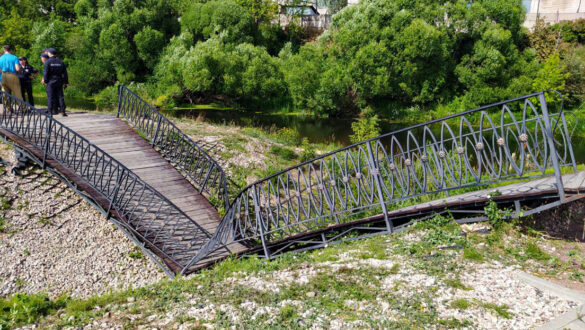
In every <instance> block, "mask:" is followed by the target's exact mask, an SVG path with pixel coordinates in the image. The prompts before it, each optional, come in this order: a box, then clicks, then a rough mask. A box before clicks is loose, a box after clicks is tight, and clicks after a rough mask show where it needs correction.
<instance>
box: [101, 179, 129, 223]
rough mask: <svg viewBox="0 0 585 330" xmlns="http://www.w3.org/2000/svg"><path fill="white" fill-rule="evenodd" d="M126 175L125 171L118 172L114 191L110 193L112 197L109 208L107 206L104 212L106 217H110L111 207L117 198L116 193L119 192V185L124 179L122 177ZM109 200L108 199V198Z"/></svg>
mask: <svg viewBox="0 0 585 330" xmlns="http://www.w3.org/2000/svg"><path fill="white" fill-rule="evenodd" d="M125 174H126V170H125V169H122V170H121V171H120V172H119V175H118V179H117V180H116V186H115V187H114V191H113V192H112V197H111V199H110V201H109V202H110V206H108V211H107V212H106V214H107V216H110V212H111V211H112V206H113V205H114V202H115V201H116V198H117V197H118V191H119V190H120V185H121V184H122V179H124V175H125ZM108 198H109V197H108Z"/></svg>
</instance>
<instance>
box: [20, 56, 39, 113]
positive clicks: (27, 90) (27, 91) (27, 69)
mask: <svg viewBox="0 0 585 330" xmlns="http://www.w3.org/2000/svg"><path fill="white" fill-rule="evenodd" d="M18 60H19V62H20V74H19V75H18V78H19V79H20V89H21V90H22V99H23V100H25V101H26V100H27V98H28V103H30V105H32V106H33V107H34V106H35V99H34V98H33V91H32V81H33V79H35V78H36V77H37V75H38V74H39V70H37V69H35V68H34V67H33V66H31V65H30V64H28V60H27V59H26V57H24V56H23V57H21V58H19V59H18ZM27 95H28V97H27Z"/></svg>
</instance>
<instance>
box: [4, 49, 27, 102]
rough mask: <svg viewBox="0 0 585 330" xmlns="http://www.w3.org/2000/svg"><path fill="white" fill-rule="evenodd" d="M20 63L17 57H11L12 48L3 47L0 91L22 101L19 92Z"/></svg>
mask: <svg viewBox="0 0 585 330" xmlns="http://www.w3.org/2000/svg"><path fill="white" fill-rule="evenodd" d="M18 73H20V62H19V61H18V57H16V56H14V55H12V47H10V46H9V45H4V55H2V56H0V75H2V78H1V81H2V89H3V90H4V91H5V92H6V93H9V94H12V95H14V96H16V97H17V98H19V99H22V92H21V90H20V80H19V79H18Z"/></svg>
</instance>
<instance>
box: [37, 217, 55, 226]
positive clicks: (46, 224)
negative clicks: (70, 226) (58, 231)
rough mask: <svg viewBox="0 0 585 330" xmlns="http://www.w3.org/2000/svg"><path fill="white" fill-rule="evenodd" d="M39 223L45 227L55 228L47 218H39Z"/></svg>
mask: <svg viewBox="0 0 585 330" xmlns="http://www.w3.org/2000/svg"><path fill="white" fill-rule="evenodd" d="M39 223H40V224H41V225H43V226H53V225H54V223H53V222H52V221H51V220H49V219H47V218H39Z"/></svg>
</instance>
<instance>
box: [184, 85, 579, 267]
mask: <svg viewBox="0 0 585 330" xmlns="http://www.w3.org/2000/svg"><path fill="white" fill-rule="evenodd" d="M535 104H536V105H537V106H539V107H540V112H539V111H538V110H537V106H535ZM513 106H516V107H517V108H518V109H521V113H518V112H515V111H512V110H511V108H510V107H513ZM518 106H519V107H518ZM495 108H497V109H500V112H499V113H496V115H497V116H496V117H499V123H498V121H497V120H494V119H493V118H492V116H490V114H489V113H488V110H492V109H495ZM516 115H521V117H520V118H519V119H517V117H516ZM472 116H478V117H479V127H474V126H473V125H472V124H471V122H472V121H473V120H471V121H470V118H468V117H472ZM527 117H530V118H527ZM555 117H556V119H557V120H556V123H554V127H553V125H552V118H555ZM471 119H473V118H471ZM476 119H477V118H476ZM496 119H497V118H496ZM453 121H457V122H458V124H456V126H457V127H456V128H457V130H458V132H457V130H456V131H454V130H453V129H452V126H454V124H453V123H452V122H453ZM431 126H439V128H440V129H439V131H435V132H433V130H432V129H431V128H430V127H431ZM557 128H558V131H557ZM418 131H422V142H421V141H420V139H417V137H416V136H415V134H414V133H413V132H418ZM418 133H420V132H418ZM401 134H402V135H404V136H405V137H406V142H400V141H399V140H398V138H397V136H399V135H401ZM559 135H560V141H559V140H558V139H556V137H555V136H559ZM437 136H438V137H439V138H437ZM405 144H406V148H405V147H404V145H405ZM561 144H562V145H563V146H564V147H565V148H564V150H563V154H560V151H558V150H557V145H561ZM411 145H412V147H411ZM474 161H475V162H477V164H476V165H477V170H475V169H474V165H473V162H474ZM518 161H519V163H520V164H518ZM562 166H572V167H573V169H574V170H575V171H576V170H577V169H576V163H575V158H574V154H573V150H572V146H571V143H570V136H569V134H568V131H567V125H566V121H565V118H564V114H563V111H562V104H561V110H560V111H559V112H558V113H556V114H549V112H548V106H547V103H546V100H545V93H544V92H538V93H532V94H528V95H525V96H521V97H517V98H514V99H510V100H506V101H502V102H497V103H494V104H490V105H486V106H482V107H478V108H476V109H472V110H468V111H465V112H461V113H457V114H453V115H449V116H446V117H443V118H438V119H434V120H431V121H429V122H425V123H421V124H418V125H414V126H411V127H407V128H403V129H400V130H397V131H394V132H390V133H386V134H383V135H381V136H378V137H375V138H371V139H368V140H366V141H362V142H359V143H355V144H352V145H350V146H347V147H344V148H341V149H339V150H335V151H332V152H329V153H326V154H324V155H321V156H319V157H316V158H314V159H311V160H308V161H305V162H302V163H300V164H297V165H294V166H291V167H289V168H287V169H285V170H282V171H280V172H277V173H275V174H273V175H270V176H268V177H266V178H263V179H261V180H258V181H256V182H254V183H252V184H251V185H249V186H248V187H246V188H244V189H243V190H242V191H241V192H240V193H239V194H238V195H237V196H236V198H235V199H234V200H233V201H232V203H231V204H230V207H229V208H228V212H227V214H226V215H225V216H224V218H223V219H222V221H221V223H220V226H219V227H218V229H217V230H216V232H215V233H214V235H213V237H212V239H211V240H210V241H209V242H208V243H207V244H206V245H205V247H204V248H203V249H202V250H201V251H200V252H199V253H198V255H197V257H195V258H193V260H191V262H190V263H189V264H188V265H187V267H185V268H184V269H183V272H188V271H189V268H190V267H191V266H193V265H195V264H197V263H199V262H204V261H205V260H207V259H209V256H211V255H212V254H213V253H214V252H215V251H217V250H218V249H220V248H222V247H225V246H228V245H230V244H232V243H234V242H238V243H240V244H244V245H247V246H249V247H254V246H260V245H261V246H262V248H263V249H264V254H265V256H267V257H270V254H271V252H270V249H269V246H270V244H271V243H274V242H277V241H279V240H281V239H284V238H286V237H287V236H288V237H290V236H294V235H296V234H299V233H307V232H310V231H314V230H319V229H323V228H326V227H328V226H331V225H335V224H340V223H342V222H347V221H351V219H352V216H354V215H356V214H358V213H361V214H363V213H365V212H368V211H369V212H373V211H376V212H379V213H382V214H383V215H384V220H385V223H386V227H387V228H386V230H387V231H388V232H392V231H393V223H392V221H391V220H390V219H388V216H387V207H388V206H389V205H390V204H392V203H395V202H398V201H401V200H405V199H409V198H413V197H417V196H422V195H426V194H431V193H440V192H448V191H450V190H454V189H461V188H466V187H473V186H483V185H487V184H492V183H494V182H503V181H511V180H518V179H528V178H533V177H540V176H545V175H548V174H547V170H548V169H553V170H554V175H555V177H556V181H557V187H558V191H559V196H560V198H561V199H564V191H563V182H562V178H561V171H560V168H561V167H562ZM340 187H342V188H340Z"/></svg>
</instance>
